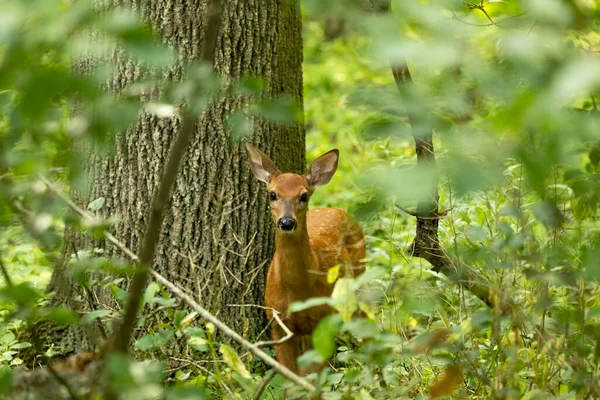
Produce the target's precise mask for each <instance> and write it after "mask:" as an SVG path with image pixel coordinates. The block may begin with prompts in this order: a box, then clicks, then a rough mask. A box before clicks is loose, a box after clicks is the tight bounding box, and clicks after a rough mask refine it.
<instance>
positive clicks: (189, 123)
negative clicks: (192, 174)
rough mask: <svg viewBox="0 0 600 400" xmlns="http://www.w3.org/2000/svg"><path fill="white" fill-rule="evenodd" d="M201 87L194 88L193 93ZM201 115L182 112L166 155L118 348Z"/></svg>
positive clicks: (210, 35)
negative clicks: (181, 119) (178, 173)
mask: <svg viewBox="0 0 600 400" xmlns="http://www.w3.org/2000/svg"><path fill="white" fill-rule="evenodd" d="M220 4H221V2H220V1H219V0H211V1H210V4H209V8H208V12H209V21H208V26H207V28H206V29H207V30H206V36H205V42H204V49H203V52H202V59H203V60H204V61H205V62H207V63H210V65H211V66H212V65H213V64H214V51H215V46H216V40H217V33H218V28H219V21H220V17H221V7H220ZM197 90H198V89H197V88H196V90H193V91H192V93H194V92H196V91H197ZM197 120H198V115H196V114H195V113H194V111H193V110H192V108H191V107H188V108H187V109H186V110H185V111H184V112H183V123H182V126H181V130H180V131H179V134H178V135H177V137H176V139H175V143H173V145H172V147H171V151H170V153H169V158H168V159H167V165H166V167H165V172H164V174H163V176H162V179H161V181H160V183H159V186H158V191H157V192H156V194H155V195H154V199H153V201H152V210H151V212H150V220H149V221H148V225H147V226H146V232H145V233H144V236H143V238H142V249H141V251H140V256H139V264H140V267H141V268H140V269H139V270H138V271H136V272H135V274H134V275H133V279H132V281H131V287H130V289H129V291H130V295H129V301H128V303H127V307H126V309H125V315H124V316H123V323H122V324H121V329H120V330H119V332H118V337H117V341H116V349H117V350H120V351H122V352H124V353H125V352H127V350H128V347H129V340H130V337H131V333H132V331H133V326H134V325H135V321H136V317H137V313H138V311H139V308H140V299H141V298H142V295H143V291H144V288H145V287H146V285H147V283H148V278H149V276H148V273H149V268H150V265H151V264H152V261H153V260H154V253H155V251H156V244H157V243H158V238H159V235H160V231H161V227H162V223H163V218H164V209H165V207H166V205H167V203H168V201H169V197H170V196H171V190H172V188H173V184H174V183H175V178H176V177H177V172H178V170H179V165H180V164H181V160H182V159H183V158H184V155H185V151H186V150H187V147H188V144H189V142H190V140H191V138H192V136H193V134H194V131H195V130H196V122H197Z"/></svg>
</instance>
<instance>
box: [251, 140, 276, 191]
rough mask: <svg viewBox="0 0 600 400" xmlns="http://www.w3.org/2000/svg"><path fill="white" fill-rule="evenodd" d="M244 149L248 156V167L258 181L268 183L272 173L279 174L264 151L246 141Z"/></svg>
mask: <svg viewBox="0 0 600 400" xmlns="http://www.w3.org/2000/svg"><path fill="white" fill-rule="evenodd" d="M246 150H248V156H249V157H250V169H251V170H252V173H253V174H254V176H256V178H258V180H259V181H263V182H264V183H267V184H268V183H269V181H270V180H271V177H272V176H273V175H277V174H279V173H280V172H279V169H278V168H277V166H276V165H275V163H274V162H273V161H271V159H270V158H269V157H267V155H266V154H265V153H263V152H262V151H260V150H259V149H257V148H256V147H254V146H252V145H251V144H250V143H248V142H246Z"/></svg>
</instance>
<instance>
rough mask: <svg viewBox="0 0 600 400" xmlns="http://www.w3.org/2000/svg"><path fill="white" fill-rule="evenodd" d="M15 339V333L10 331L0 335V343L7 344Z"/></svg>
mask: <svg viewBox="0 0 600 400" xmlns="http://www.w3.org/2000/svg"><path fill="white" fill-rule="evenodd" d="M14 341H15V335H14V333H12V332H10V331H9V332H5V333H3V334H2V335H1V336H0V344H2V345H4V346H8V345H9V344H11V343H12V342H14Z"/></svg>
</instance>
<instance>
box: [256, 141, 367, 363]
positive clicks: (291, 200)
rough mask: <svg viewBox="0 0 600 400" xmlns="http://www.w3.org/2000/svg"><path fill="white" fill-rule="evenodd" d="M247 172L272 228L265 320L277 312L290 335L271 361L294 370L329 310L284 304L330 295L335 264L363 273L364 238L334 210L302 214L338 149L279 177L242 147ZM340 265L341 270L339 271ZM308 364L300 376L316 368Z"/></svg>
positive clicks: (327, 176) (278, 333) (331, 169)
mask: <svg viewBox="0 0 600 400" xmlns="http://www.w3.org/2000/svg"><path fill="white" fill-rule="evenodd" d="M246 148H247V150H248V155H249V157H250V168H251V169H252V173H253V174H254V176H256V178H258V179H259V180H260V181H262V182H265V183H266V184H267V190H268V196H269V200H270V204H271V215H272V216H273V221H274V222H275V226H276V235H275V254H274V255H273V260H272V261H271V265H270V266H269V272H268V274H267V287H266V290H265V305H266V306H267V307H268V309H267V316H268V317H269V319H271V318H272V311H271V310H270V309H273V310H276V311H277V312H279V313H280V316H281V320H282V321H283V323H284V324H285V325H286V326H287V327H288V328H289V329H290V330H291V331H292V332H293V333H294V336H293V337H292V338H291V339H290V340H288V341H286V342H284V343H282V344H280V345H276V346H275V352H276V353H277V360H278V361H279V362H280V363H281V364H283V365H285V366H286V367H288V368H289V369H291V370H292V371H294V372H298V367H297V364H296V358H297V357H298V355H299V354H300V351H299V347H300V345H301V347H302V352H305V351H307V350H309V349H310V348H311V347H312V342H311V334H312V332H313V330H314V329H315V327H316V326H317V324H318V322H319V321H320V320H321V319H322V318H323V317H324V316H326V315H327V314H329V313H330V312H331V311H332V310H331V308H330V307H329V306H327V305H322V306H316V307H312V308H309V309H306V310H303V311H299V312H295V313H290V312H289V311H288V309H289V306H290V305H291V304H292V303H293V302H296V301H304V300H307V299H309V298H311V297H326V296H330V295H331V291H332V289H333V285H331V284H329V283H327V271H328V270H329V269H330V268H332V267H334V266H336V265H340V266H342V268H340V271H351V273H352V274H353V275H354V276H357V275H359V274H361V273H362V272H363V271H364V264H363V262H362V259H363V258H364V257H365V240H364V234H363V231H362V228H361V227H360V225H359V224H358V222H356V220H355V219H354V218H352V217H351V216H350V215H349V214H348V213H347V212H346V211H344V210H342V209H340V208H321V209H315V210H310V211H308V201H309V199H310V196H311V195H312V194H313V192H314V190H315V188H317V187H318V186H323V185H325V184H326V183H328V182H329V181H330V180H331V178H332V177H333V174H334V173H335V171H336V169H337V165H338V156H339V151H338V150H337V149H334V150H331V151H329V152H327V153H325V154H323V155H322V156H321V157H319V158H317V159H316V160H315V161H314V162H313V163H312V164H311V166H310V168H309V170H308V172H307V173H306V174H305V175H298V174H294V173H282V172H280V171H279V169H278V168H277V166H275V164H274V163H273V161H271V160H270V159H269V157H267V156H266V155H265V154H264V153H263V152H261V151H260V150H258V149H257V148H255V147H253V146H251V145H250V144H248V143H246ZM344 267H346V268H344ZM272 336H273V340H279V339H280V338H282V337H284V336H285V334H284V331H283V329H282V328H281V327H280V326H273V327H272ZM320 367H321V366H311V367H310V368H308V369H307V370H304V371H302V373H303V374H306V373H308V372H312V371H315V370H318V369H320Z"/></svg>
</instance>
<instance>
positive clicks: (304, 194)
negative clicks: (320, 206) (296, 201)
mask: <svg viewBox="0 0 600 400" xmlns="http://www.w3.org/2000/svg"><path fill="white" fill-rule="evenodd" d="M300 201H301V202H302V203H306V202H307V201H308V193H302V195H301V196H300Z"/></svg>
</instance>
